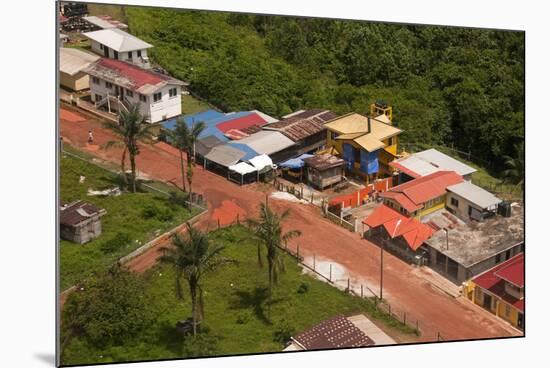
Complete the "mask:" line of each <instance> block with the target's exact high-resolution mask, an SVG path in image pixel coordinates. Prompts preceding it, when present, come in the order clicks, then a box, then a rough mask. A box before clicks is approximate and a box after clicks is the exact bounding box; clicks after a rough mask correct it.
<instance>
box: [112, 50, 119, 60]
mask: <svg viewBox="0 0 550 368" xmlns="http://www.w3.org/2000/svg"><path fill="white" fill-rule="evenodd" d="M113 52H114V53H115V59H117V60H118V51H115V50H113Z"/></svg>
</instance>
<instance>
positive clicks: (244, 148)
mask: <svg viewBox="0 0 550 368" xmlns="http://www.w3.org/2000/svg"><path fill="white" fill-rule="evenodd" d="M227 144H228V145H230V146H231V147H233V148H236V149H238V150H240V151H242V152H244V153H245V156H244V157H242V158H241V161H248V160H250V159H251V158H254V157H256V156H258V155H259V153H258V152H256V151H254V150H253V149H252V148H250V146H248V145H247V144H243V143H237V142H228V143H227Z"/></svg>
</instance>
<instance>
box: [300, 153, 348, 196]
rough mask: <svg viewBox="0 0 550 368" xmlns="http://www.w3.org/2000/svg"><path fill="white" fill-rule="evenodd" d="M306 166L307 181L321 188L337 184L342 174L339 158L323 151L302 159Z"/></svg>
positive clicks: (341, 164) (342, 168)
mask: <svg viewBox="0 0 550 368" xmlns="http://www.w3.org/2000/svg"><path fill="white" fill-rule="evenodd" d="M304 162H305V164H306V167H307V181H308V183H309V184H310V185H312V186H314V187H317V188H319V189H321V190H323V189H325V188H326V187H328V186H331V185H334V184H338V183H340V181H342V177H343V175H344V164H345V163H346V162H345V161H344V160H342V159H341V158H338V157H336V156H333V155H331V154H328V153H325V154H322V155H315V156H313V157H310V158H306V159H304Z"/></svg>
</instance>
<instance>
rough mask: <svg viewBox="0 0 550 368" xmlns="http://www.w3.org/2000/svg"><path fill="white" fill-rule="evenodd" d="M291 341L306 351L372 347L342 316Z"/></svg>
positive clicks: (364, 335)
mask: <svg viewBox="0 0 550 368" xmlns="http://www.w3.org/2000/svg"><path fill="white" fill-rule="evenodd" d="M292 340H294V341H295V342H297V343H298V344H299V345H300V346H303V347H304V348H305V349H306V350H318V349H334V348H345V347H348V348H350V347H361V346H371V345H374V341H372V339H371V338H369V337H368V336H367V335H366V334H365V333H364V332H363V331H361V330H360V329H359V328H357V326H355V325H354V324H353V323H351V322H350V321H349V320H348V319H347V318H345V317H344V316H336V317H333V318H331V319H328V320H325V321H322V322H321V323H319V324H317V325H316V326H313V327H312V328H310V329H309V330H306V331H304V332H301V333H300V334H298V335H296V336H294V337H293V338H292Z"/></svg>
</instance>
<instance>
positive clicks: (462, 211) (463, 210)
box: [445, 192, 483, 221]
mask: <svg viewBox="0 0 550 368" xmlns="http://www.w3.org/2000/svg"><path fill="white" fill-rule="evenodd" d="M452 198H455V199H456V200H458V206H453V204H452V203H451V199H452ZM445 206H446V207H447V208H449V209H451V210H453V211H454V214H455V215H456V216H458V217H459V218H461V219H462V220H464V221H469V220H470V216H469V215H468V207H470V206H472V207H474V208H475V209H477V210H478V211H480V212H483V208H481V207H479V206H478V205H476V204H473V203H472V202H470V201H468V200H467V199H465V198H462V197H461V196H459V195H458V194H455V193H452V192H449V193H447V202H446V203H445Z"/></svg>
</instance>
